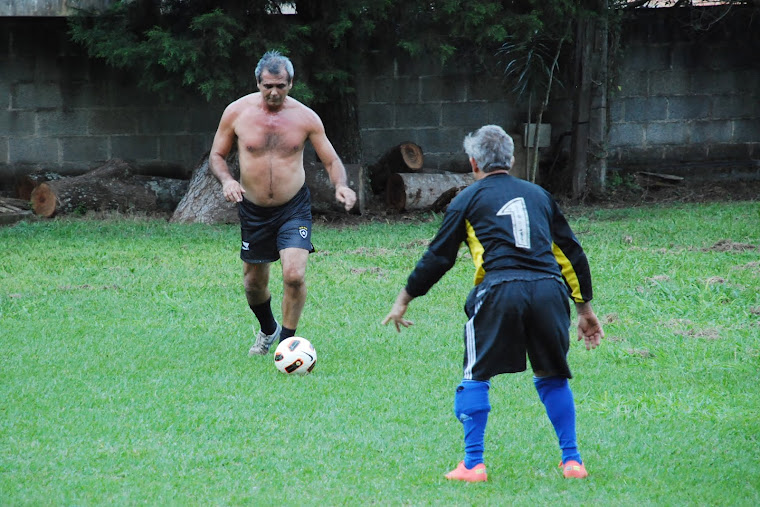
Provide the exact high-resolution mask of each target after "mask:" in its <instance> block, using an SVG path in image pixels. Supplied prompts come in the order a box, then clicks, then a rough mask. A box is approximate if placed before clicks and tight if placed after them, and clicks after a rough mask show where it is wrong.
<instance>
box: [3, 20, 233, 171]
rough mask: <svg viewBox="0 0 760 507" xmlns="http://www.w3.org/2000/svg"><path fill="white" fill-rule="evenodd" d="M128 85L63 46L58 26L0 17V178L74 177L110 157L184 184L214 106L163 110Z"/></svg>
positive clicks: (215, 118) (206, 142)
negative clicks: (48, 173)
mask: <svg viewBox="0 0 760 507" xmlns="http://www.w3.org/2000/svg"><path fill="white" fill-rule="evenodd" d="M136 83H137V76H131V75H128V74H124V73H120V72H118V71H113V70H110V69H108V68H106V67H105V65H104V64H103V63H102V62H99V61H94V60H90V59H88V58H87V57H86V56H85V55H84V53H83V51H82V50H81V48H79V47H77V46H75V45H74V44H73V43H71V42H70V41H69V40H68V36H67V33H66V21H65V19H64V18H0V176H4V177H2V178H0V180H2V181H3V182H4V183H5V185H6V186H8V185H11V184H12V182H13V180H15V179H16V178H17V177H19V176H22V175H24V174H27V173H29V172H33V171H40V170H43V171H52V172H57V173H59V174H62V175H75V174H81V173H83V172H86V171H87V170H89V169H93V168H95V167H98V166H99V165H101V164H102V163H103V162H104V161H106V160H108V159H111V158H122V159H125V160H128V161H130V162H132V163H133V164H134V165H135V166H136V167H137V168H138V170H139V171H140V172H146V173H152V174H156V175H166V176H175V177H185V176H188V175H189V173H190V172H191V171H192V169H193V168H194V166H195V165H196V163H197V162H198V160H199V158H200V157H201V156H202V155H203V154H204V153H205V152H206V151H207V150H208V149H209V148H210V146H211V141H212V140H213V135H214V132H215V130H216V126H217V124H218V122H219V117H220V116H221V113H222V111H223V109H224V105H220V104H215V105H210V104H208V103H205V102H203V101H201V100H188V101H185V102H183V103H181V104H165V103H162V102H161V101H160V100H158V99H157V97H156V96H154V95H152V94H150V93H147V92H143V91H140V90H139V89H138V88H137V85H136Z"/></svg>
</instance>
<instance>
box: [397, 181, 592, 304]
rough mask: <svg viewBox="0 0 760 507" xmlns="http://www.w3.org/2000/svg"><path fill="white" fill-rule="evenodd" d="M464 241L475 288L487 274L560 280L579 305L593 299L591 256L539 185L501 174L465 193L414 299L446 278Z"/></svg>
mask: <svg viewBox="0 0 760 507" xmlns="http://www.w3.org/2000/svg"><path fill="white" fill-rule="evenodd" d="M462 242H465V243H466V244H467V247H468V248H469V250H470V254H471V255H472V260H473V262H474V264H475V285H478V284H479V283H480V282H482V281H483V280H484V278H485V277H486V276H488V277H489V278H490V277H496V276H498V277H500V278H503V279H505V280H509V279H513V280H518V279H519V280H532V279H539V278H546V277H552V276H554V277H562V278H563V279H564V281H565V283H566V285H567V287H568V288H569V291H570V297H571V298H572V299H573V301H575V302H576V303H583V302H587V301H591V299H592V297H593V294H592V290H591V272H590V269H589V265H588V260H587V258H586V254H585V253H584V251H583V248H582V247H581V245H580V243H579V242H578V240H577V238H576V237H575V235H574V234H573V231H572V230H571V229H570V226H569V225H568V223H567V220H566V219H565V216H564V215H563V214H562V211H560V209H559V206H558V205H557V203H556V202H555V200H554V199H553V198H552V196H551V194H549V192H547V191H546V190H544V189H543V188H542V187H540V186H538V185H535V184H533V183H530V182H528V181H525V180H522V179H519V178H515V177H514V176H510V175H509V174H505V173H495V174H491V175H488V176H486V177H485V178H483V179H480V180H478V181H476V182H475V183H473V184H472V185H470V186H468V187H467V188H465V189H464V190H463V191H462V192H460V193H459V195H457V196H456V197H455V198H454V199H453V200H452V201H451V203H450V204H449V207H448V209H447V210H446V214H445V215H444V218H443V223H442V224H441V227H440V229H439V230H438V233H437V234H436V236H435V238H434V239H433V241H432V242H431V243H430V246H429V247H428V249H427V251H426V252H425V254H424V255H423V256H422V258H421V259H420V260H419V262H418V263H417V265H416V267H415V268H414V270H413V271H412V273H411V274H410V275H409V278H408V280H407V284H406V291H407V292H408V293H409V295H410V296H412V297H418V296H422V295H424V294H426V293H427V292H428V290H430V288H431V287H432V286H433V285H434V284H435V283H436V282H438V280H440V279H441V277H442V276H443V275H444V274H445V273H446V271H448V270H449V269H450V268H451V267H452V266H453V265H454V262H455V261H456V257H457V253H458V251H459V247H460V245H461V244H462Z"/></svg>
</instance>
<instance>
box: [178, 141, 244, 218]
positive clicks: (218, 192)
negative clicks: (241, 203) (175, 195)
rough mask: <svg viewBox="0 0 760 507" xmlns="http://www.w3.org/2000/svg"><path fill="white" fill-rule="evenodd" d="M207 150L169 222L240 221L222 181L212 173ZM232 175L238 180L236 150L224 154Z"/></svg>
mask: <svg viewBox="0 0 760 507" xmlns="http://www.w3.org/2000/svg"><path fill="white" fill-rule="evenodd" d="M208 155H209V153H208V152H207V153H206V154H205V155H204V156H203V157H202V158H201V160H200V161H199V162H198V165H197V166H196V168H195V170H194V171H193V176H192V178H190V184H189V186H188V189H187V193H186V194H185V196H184V197H183V198H182V200H181V201H180V202H179V204H178V205H177V209H175V210H174V214H173V215H172V218H171V220H170V222H177V223H200V224H234V223H238V222H239V220H240V219H239V218H238V207H237V203H234V202H227V200H226V199H225V198H224V194H223V193H222V184H221V183H219V180H218V179H216V176H214V174H213V173H212V172H211V168H210V167H209V163H208ZM227 166H228V167H229V169H230V173H232V177H233V178H235V179H240V166H239V165H238V158H237V151H234V150H233V152H232V153H230V155H229V156H228V157H227Z"/></svg>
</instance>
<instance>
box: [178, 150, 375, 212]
mask: <svg viewBox="0 0 760 507" xmlns="http://www.w3.org/2000/svg"><path fill="white" fill-rule="evenodd" d="M227 165H228V166H229V168H230V172H231V173H232V176H233V178H235V179H239V178H240V168H239V165H238V159H237V154H236V153H232V154H230V155H229V156H228V157H227ZM304 170H305V172H306V185H307V186H308V187H309V190H310V192H311V209H312V211H316V212H328V211H340V212H345V208H344V207H343V205H342V204H339V203H338V202H337V201H336V200H335V188H334V187H333V185H332V183H331V182H330V178H329V176H328V174H327V171H325V169H324V166H323V165H322V164H320V163H317V162H311V163H306V164H304ZM346 176H347V179H348V186H349V187H351V188H352V189H353V190H354V192H356V205H355V206H354V208H353V209H352V210H351V213H357V214H359V213H362V211H363V210H364V209H365V207H366V201H367V197H366V188H367V183H366V176H365V171H364V169H363V168H362V167H361V166H360V165H358V164H346ZM237 209H238V208H237V204H236V203H230V202H227V201H226V200H225V199H224V195H223V194H222V186H221V184H220V183H219V180H217V179H216V177H215V176H214V175H213V174H212V173H211V171H210V169H209V165H208V153H207V154H206V155H205V156H204V157H203V159H201V161H200V163H199V164H198V167H197V168H196V169H195V171H194V172H193V177H192V179H191V180H190V186H189V188H188V190H187V194H185V197H184V198H183V199H182V201H181V202H180V203H179V205H178V206H177V209H176V210H175V211H174V215H173V216H172V218H171V221H172V222H179V223H203V224H232V223H238V221H239V217H238V211H237Z"/></svg>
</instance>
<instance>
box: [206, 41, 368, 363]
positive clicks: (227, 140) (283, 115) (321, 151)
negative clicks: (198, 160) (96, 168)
mask: <svg viewBox="0 0 760 507" xmlns="http://www.w3.org/2000/svg"><path fill="white" fill-rule="evenodd" d="M255 75H256V82H257V87H258V89H259V91H258V93H252V94H249V95H246V96H244V97H242V98H240V99H238V100H236V101H235V102H233V103H231V104H230V105H228V106H227V108H226V109H225V110H224V113H223V114H222V118H221V121H220V122H219V128H218V129H217V131H216V135H215V136H214V144H213V146H212V147H211V153H210V155H209V165H210V167H211V172H212V173H213V174H214V176H216V177H217V179H219V182H220V183H221V184H222V191H223V192H224V198H225V199H226V200H227V201H229V202H237V203H239V205H238V213H239V215H240V227H241V236H242V246H241V249H240V258H241V259H242V261H243V283H244V287H245V297H246V299H247V300H248V306H250V308H251V310H252V311H253V313H254V315H255V316H256V318H257V319H258V321H259V324H260V328H261V330H260V331H259V333H258V335H257V337H256V342H255V343H254V345H253V347H251V350H250V352H249V355H254V354H259V355H264V354H266V353H267V352H269V348H270V347H271V345H272V343H273V342H274V341H275V339H276V338H278V337H279V339H280V340H284V339H285V338H288V337H290V336H294V335H295V332H296V327H297V326H298V320H299V318H300V317H301V312H302V311H303V307H304V303H305V302H306V285H305V275H306V261H307V258H308V256H309V253H310V252H313V251H314V247H313V246H312V244H311V225H312V221H311V197H310V194H309V189H308V187H307V186H306V185H305V183H304V182H305V177H306V176H305V172H304V167H303V152H304V147H305V145H306V141H307V140H308V141H310V142H311V144H312V146H313V147H314V150H315V151H316V153H317V155H318V156H319V159H320V160H321V161H322V163H323V164H324V166H325V169H326V170H327V173H328V175H329V177H330V181H331V182H332V184H333V185H334V186H335V199H336V200H337V201H338V202H340V203H342V204H343V205H345V208H346V210H350V209H351V208H352V207H353V206H354V203H355V202H356V194H355V193H354V191H353V190H351V189H350V188H348V186H347V185H346V169H345V167H344V166H343V163H342V162H341V160H340V158H339V157H338V154H337V153H336V152H335V149H334V148H333V146H332V144H331V143H330V141H329V140H328V139H327V136H326V135H325V128H324V126H323V125H322V120H320V118H319V116H317V114H316V113H315V112H314V111H312V110H311V109H309V108H308V107H306V106H305V105H303V104H301V103H300V102H298V101H297V100H295V99H294V98H292V97H289V96H288V93H289V92H290V89H291V88H292V86H293V64H292V63H291V62H290V60H289V59H288V58H287V57H285V56H282V55H281V54H280V53H278V52H277V51H269V52H267V53H266V54H265V55H264V56H263V57H262V58H261V60H260V61H259V63H258V65H257V66H256V71H255ZM236 139H237V148H238V157H239V160H240V181H239V182H238V181H237V180H235V179H234V178H233V177H232V174H231V173H230V170H229V167H228V166H227V162H226V158H227V155H228V154H229V152H230V150H231V149H232V146H233V143H234V142H235V140H236ZM277 259H280V261H281V264H282V281H283V295H282V325H280V324H279V323H277V321H276V320H275V318H274V316H273V314H272V308H271V301H272V297H271V293H270V291H269V267H270V264H271V263H272V262H275V261H276V260H277Z"/></svg>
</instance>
